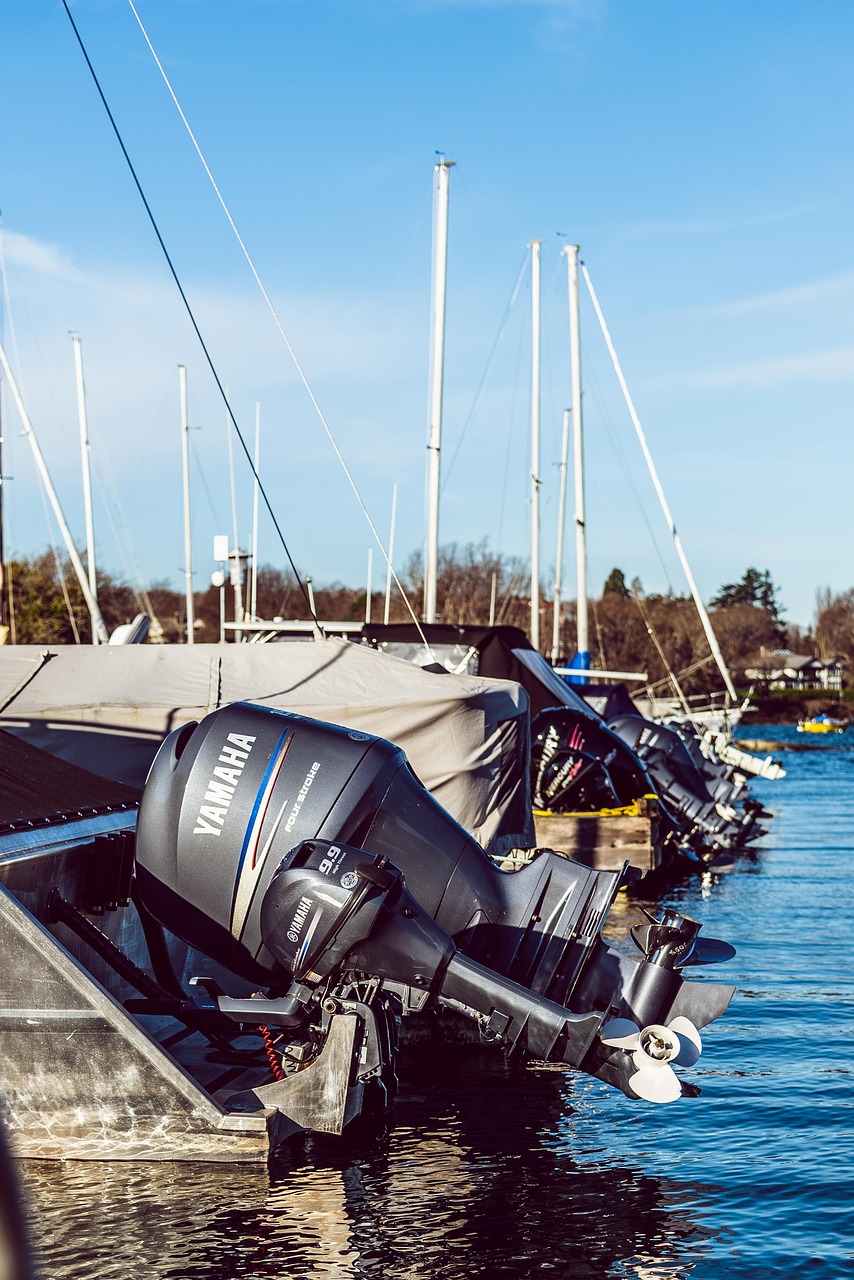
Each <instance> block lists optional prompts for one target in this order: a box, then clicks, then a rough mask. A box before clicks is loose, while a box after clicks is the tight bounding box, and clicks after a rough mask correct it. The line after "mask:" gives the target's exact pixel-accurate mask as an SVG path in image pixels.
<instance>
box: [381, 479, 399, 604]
mask: <svg viewBox="0 0 854 1280" xmlns="http://www.w3.org/2000/svg"><path fill="white" fill-rule="evenodd" d="M396 521H397V485H393V486H392V491H391V524H390V528H389V533H388V558H387V560H386V575H385V609H384V610H383V622H384V623H385V625H386V626H388V618H389V612H390V610H391V566H392V565H393V564H394V526H395V523H396Z"/></svg>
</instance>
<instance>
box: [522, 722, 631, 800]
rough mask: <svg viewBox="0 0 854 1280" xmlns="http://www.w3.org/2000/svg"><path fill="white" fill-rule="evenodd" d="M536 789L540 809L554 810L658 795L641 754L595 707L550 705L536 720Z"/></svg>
mask: <svg viewBox="0 0 854 1280" xmlns="http://www.w3.org/2000/svg"><path fill="white" fill-rule="evenodd" d="M531 791H532V798H533V803H534V808H535V809H552V810H554V811H555V812H558V813H561V812H568V811H570V810H576V811H587V810H597V809H611V808H620V807H622V806H624V805H628V804H631V803H632V802H633V801H635V800H638V799H640V798H641V797H642V796H649V795H654V794H655V792H656V787H655V783H654V782H653V780H652V778H651V777H650V775H649V774H648V772H647V771H646V769H645V767H644V765H643V764H642V762H641V760H640V758H639V757H638V756H637V754H636V753H635V752H634V751H633V750H632V749H631V748H630V747H629V746H628V745H627V744H626V743H625V742H623V740H622V738H620V737H618V736H617V734H616V733H614V732H613V730H612V729H609V728H608V726H607V725H606V724H605V723H604V722H603V721H602V720H601V719H600V718H599V716H597V715H596V714H595V713H594V712H592V711H590V710H588V709H587V708H584V710H583V711H580V710H579V709H578V708H577V707H575V706H566V707H550V708H548V709H547V710H545V711H541V712H540V713H539V715H537V716H535V717H534V719H533V720H532V722H531Z"/></svg>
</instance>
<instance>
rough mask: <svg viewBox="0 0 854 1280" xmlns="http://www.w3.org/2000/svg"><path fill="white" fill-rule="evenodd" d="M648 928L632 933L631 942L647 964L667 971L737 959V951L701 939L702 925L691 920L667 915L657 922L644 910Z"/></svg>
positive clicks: (636, 927) (643, 926) (638, 926)
mask: <svg viewBox="0 0 854 1280" xmlns="http://www.w3.org/2000/svg"><path fill="white" fill-rule="evenodd" d="M641 910H642V911H643V913H644V915H645V916H646V918H647V920H649V924H636V925H634V926H633V927H632V929H631V935H632V941H633V942H634V944H635V946H636V947H637V948H638V950H639V951H642V952H643V954H644V956H645V957H646V959H647V960H650V961H652V963H653V964H658V965H660V966H661V967H662V968H665V969H681V968H683V967H684V966H685V965H690V964H722V963H723V962H724V961H725V960H731V959H732V958H733V956H734V955H735V947H733V946H731V945H730V943H728V942H724V941H723V940H722V939H720V938H699V937H698V936H697V934H698V933H699V931H700V929H701V927H702V926H701V925H700V924H698V922H697V921H696V920H691V919H690V918H689V917H688V916H680V915H679V914H678V913H677V912H675V911H665V912H664V917H663V919H661V920H657V919H656V918H655V916H653V915H652V914H651V913H650V912H649V911H647V910H646V908H645V907H641Z"/></svg>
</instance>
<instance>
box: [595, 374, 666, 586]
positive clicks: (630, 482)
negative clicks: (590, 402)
mask: <svg viewBox="0 0 854 1280" xmlns="http://www.w3.org/2000/svg"><path fill="white" fill-rule="evenodd" d="M582 363H583V365H584V384H585V386H590V387H592V390H593V395H594V398H595V400H596V404H597V407H598V409H599V412H600V414H601V415H602V421H603V422H604V424H605V429H606V431H607V432H608V438H609V441H610V444H611V448H612V449H613V451H614V455H615V457H616V459H617V462H618V463H619V466H620V470H621V471H622V473H623V479H624V480H625V482H626V485H627V487H628V490H629V493H630V494H631V495H632V497H633V498H634V501H635V506H636V507H637V509H638V511H639V512H640V516H641V519H642V520H643V522H644V524H645V525H646V528H647V532H648V533H649V537H650V541H651V543H652V545H653V548H654V550H655V554H656V556H657V557H658V563H659V564H660V565H661V569H662V572H663V574H664V580H665V582H666V583H667V586H668V589H669V588H670V586H671V583H670V570H669V569H668V567H667V564H666V563H665V560H664V556H663V554H662V551H661V547H660V546H659V543H658V539H657V538H656V536H655V530H654V529H653V527H652V524H651V523H650V519H649V515H648V513H647V511H646V508H645V507H644V505H643V502H642V500H641V496H640V492H639V490H638V487H637V485H636V484H635V481H634V478H633V477H632V474H631V472H630V470H629V468H628V465H627V463H626V455H625V453H624V452H623V450H622V449H621V448H620V441H619V437H618V436H617V433H616V431H615V429H614V420H613V418H612V417H611V415H610V413H609V412H608V406H607V404H606V403H605V398H604V396H603V394H602V388H601V386H600V384H599V380H598V378H597V377H596V373H595V370H594V368H593V366H592V365H591V364H590V362H589V360H588V359H587V358H586V356H582ZM594 472H595V467H594ZM597 479H598V476H597Z"/></svg>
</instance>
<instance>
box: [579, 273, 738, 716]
mask: <svg viewBox="0 0 854 1280" xmlns="http://www.w3.org/2000/svg"><path fill="white" fill-rule="evenodd" d="M581 270H582V271H583V273H584V282H585V284H586V285H587V288H588V291H589V293H590V298H591V301H592V302H593V306H594V308H595V310H596V316H597V318H598V320H599V326H600V328H601V330H602V334H603V336H604V338H605V342H606V343H607V346H608V351H609V353H610V356H611V362H612V364H613V366H614V370H615V372H616V374H617V378H618V380H619V383H620V387H621V389H622V392H623V397H624V399H625V401H626V405H627V406H628V410H629V415H630V417H631V419H632V425H633V426H634V429H635V433H636V435H637V438H638V440H639V441H640V446H641V449H642V450H643V456H644V458H645V459H646V465H647V469H648V470H649V474H650V477H651V479H652V483H653V485H654V486H655V492H656V493H657V494H658V501H659V503H660V504H661V509H662V511H663V512H664V518H665V519H666V521H667V523H668V525H669V527H670V533H671V535H672V537H673V545H674V546H675V548H676V554H677V555H678V556H679V559H680V561H681V564H682V568H683V570H684V572H685V577H686V579H687V581H688V586H689V587H690V589H691V595H692V596H693V597H694V604H695V605H696V606H697V612H698V613H699V615H700V621H701V623H702V624H703V630H704V631H705V633H706V639H707V640H708V642H709V648H710V649H711V651H712V656H713V657H714V659H715V662H716V663H717V666H718V670H719V671H720V673H721V676H722V677H723V682H724V685H725V687H726V691H727V693H728V694H729V696H730V698H731V699H732V700H733V702H736V701H737V699H738V695H737V693H736V691H735V686H734V685H733V683H732V678H731V676H730V674H729V670H728V668H727V665H726V662H725V661H724V656H723V654H722V653H721V650H720V645H719V644H718V638H717V636H716V635H715V633H714V631H713V629H712V623H711V620H710V618H709V615H708V613H707V612H706V606H705V605H704V604H703V600H702V597H701V595H700V590H699V588H698V586H697V583H696V582H695V581H694V575H693V573H692V572H691V566H690V565H689V564H688V557H687V556H686V554H685V548H684V547H683V546H682V539H681V538H680V537H679V534H678V532H677V530H676V523H675V521H674V519H673V515H672V513H671V510H670V507H669V506H668V504H667V499H666V498H665V496H664V490H663V489H662V487H661V481H660V480H659V478H658V472H657V471H656V469H655V463H654V462H653V460H652V454H651V453H650V451H649V445H648V444H647V442H646V436H645V435H644V431H643V427H642V426H641V424H640V419H639V418H638V415H637V411H636V409H635V406H634V403H633V401H632V397H631V395H630V394H629V388H628V386H627V384H626V380H625V378H624V377H623V370H622V369H621V367H620V362H619V360H618V359H617V352H616V351H615V349H614V344H613V342H612V341H611V335H610V333H609V332H608V326H607V325H606V324H605V317H604V316H603V314H602V308H601V307H600V306H599V299H598V298H597V297H596V292H595V290H594V288H593V285H592V283H591V280H590V275H589V272H588V270H587V268H586V267H585V266H584V264H583V263H582V265H581Z"/></svg>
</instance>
